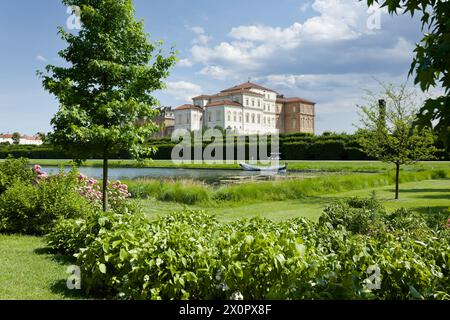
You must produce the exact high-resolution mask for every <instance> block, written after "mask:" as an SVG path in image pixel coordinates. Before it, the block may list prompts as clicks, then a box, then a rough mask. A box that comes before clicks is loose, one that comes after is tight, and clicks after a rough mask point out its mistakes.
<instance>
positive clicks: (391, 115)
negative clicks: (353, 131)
mask: <svg viewBox="0 0 450 320" xmlns="http://www.w3.org/2000/svg"><path fill="white" fill-rule="evenodd" d="M381 85H382V92H381V93H379V94H376V93H371V92H369V94H368V104H367V106H362V107H360V116H361V123H362V128H361V129H360V131H359V133H358V135H357V139H358V142H359V144H360V145H361V146H362V148H363V149H364V151H365V152H366V153H367V154H368V155H370V156H371V157H374V158H375V159H379V160H382V161H384V162H391V163H394V164H398V165H404V164H411V163H415V162H416V161H420V160H430V159H433V155H434V153H435V152H436V148H435V147H434V136H433V134H432V132H431V131H430V130H429V129H421V130H420V129H418V128H416V127H415V125H414V123H415V120H416V112H417V108H416V104H417V102H416V101H417V97H416V96H415V94H414V92H411V91H409V90H408V89H407V88H406V86H405V85H400V86H398V87H396V86H394V85H392V84H381ZM380 98H383V99H385V100H384V101H385V103H386V106H385V109H384V110H380V105H379V102H378V99H380Z"/></svg>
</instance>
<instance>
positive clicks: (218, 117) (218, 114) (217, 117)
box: [216, 110, 220, 121]
mask: <svg viewBox="0 0 450 320" xmlns="http://www.w3.org/2000/svg"><path fill="white" fill-rule="evenodd" d="M216 121H220V111H219V110H217V111H216Z"/></svg>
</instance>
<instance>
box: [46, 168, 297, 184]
mask: <svg viewBox="0 0 450 320" xmlns="http://www.w3.org/2000/svg"><path fill="white" fill-rule="evenodd" d="M42 170H43V171H45V172H46V173H48V174H55V173H58V170H59V169H58V168H57V167H50V166H43V167H42ZM78 170H79V171H80V172H81V173H82V174H84V175H86V176H88V177H93V178H96V179H99V178H101V177H102V174H103V170H102V168H100V167H80V168H79V169H78ZM65 171H70V167H66V168H65ZM108 171H109V178H110V179H111V180H123V179H137V178H147V179H165V178H168V179H183V178H184V179H195V180H202V181H210V182H214V181H219V180H222V179H227V178H235V177H242V178H245V177H258V176H260V175H261V173H260V172H251V171H244V170H215V169H178V168H117V167H115V168H109V170H108ZM284 175H291V174H290V173H287V174H286V173H285V174H284Z"/></svg>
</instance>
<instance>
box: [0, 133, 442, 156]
mask: <svg viewBox="0 0 450 320" xmlns="http://www.w3.org/2000/svg"><path fill="white" fill-rule="evenodd" d="M249 140H250V139H249V137H246V139H245V150H246V152H245V154H246V159H250V158H251V157H250V153H249V145H250V144H251V142H250V141H249ZM268 142H269V143H270V138H269V139H268ZM149 144H150V145H152V146H156V147H157V148H158V151H157V152H156V153H155V154H154V155H153V156H152V158H153V159H155V160H169V159H171V155H172V149H173V147H174V146H175V145H176V143H175V142H172V141H171V140H170V139H169V138H163V139H154V140H151V141H149ZM236 144H237V143H235V152H234V154H235V159H234V160H245V159H237V157H236V155H237V146H236ZM207 145H208V143H204V144H203V148H205V147H206V146H207ZM436 147H437V148H438V149H439V150H440V151H439V152H437V154H436V156H437V158H438V160H450V154H449V152H448V151H444V150H443V146H442V144H440V143H437V144H436ZM280 152H281V154H282V157H283V159H284V160H372V159H371V158H369V157H368V156H367V155H366V154H365V153H364V152H363V151H361V148H360V146H359V144H358V142H357V141H356V138H355V136H354V135H347V134H324V135H321V136H313V135H311V134H305V133H296V134H286V135H280ZM191 154H192V157H193V155H194V152H193V150H192V152H191ZM223 154H224V155H225V154H226V149H225V148H224V151H223ZM8 155H12V156H13V157H15V158H20V157H25V158H30V159H70V156H68V155H66V154H64V152H62V151H58V150H57V149H55V148H53V147H52V146H49V145H45V146H21V145H19V146H16V145H9V146H8V145H0V159H4V158H7V157H8ZM113 158H116V159H130V155H129V153H128V152H120V153H119V154H117V155H116V156H114V157H113Z"/></svg>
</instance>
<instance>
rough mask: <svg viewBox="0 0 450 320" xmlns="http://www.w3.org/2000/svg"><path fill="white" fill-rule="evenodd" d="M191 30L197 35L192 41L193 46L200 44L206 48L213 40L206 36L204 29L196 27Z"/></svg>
mask: <svg viewBox="0 0 450 320" xmlns="http://www.w3.org/2000/svg"><path fill="white" fill-rule="evenodd" d="M189 29H190V30H191V31H192V32H194V33H195V35H196V36H195V38H194V39H193V40H192V44H193V45H196V44H199V45H202V46H206V45H207V44H208V42H209V40H211V38H210V37H209V36H208V35H206V34H205V29H203V28H202V27H199V26H196V27H190V28H189Z"/></svg>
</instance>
